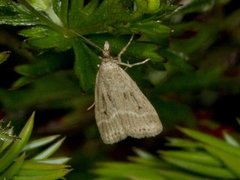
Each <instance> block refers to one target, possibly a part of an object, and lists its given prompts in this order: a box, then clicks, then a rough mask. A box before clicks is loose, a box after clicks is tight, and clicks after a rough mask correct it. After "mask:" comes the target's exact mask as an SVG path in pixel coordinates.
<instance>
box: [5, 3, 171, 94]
mask: <svg viewBox="0 0 240 180" xmlns="http://www.w3.org/2000/svg"><path fill="white" fill-rule="evenodd" d="M20 2H22V3H15V2H14V1H9V0H1V2H0V9H1V10H3V11H1V14H0V17H1V20H0V24H8V25H14V26H17V25H18V26H19V25H21V26H23V25H24V26H31V27H30V28H28V29H24V30H22V31H21V32H20V33H19V34H20V35H22V36H24V37H26V38H27V40H26V43H27V44H28V45H30V46H31V47H35V48H38V49H39V50H41V51H43V50H46V49H50V48H51V49H52V48H53V49H55V50H57V51H66V50H68V49H70V48H73V51H74V54H75V62H74V70H75V73H76V75H77V77H78V78H79V80H80V85H81V87H82V89H83V90H85V91H87V90H89V89H92V88H93V85H94V80H95V74H96V71H97V63H98V57H97V55H96V53H95V52H93V51H92V50H91V49H89V47H88V46H86V43H89V44H90V45H92V46H94V47H97V48H98V49H101V48H99V46H100V47H102V44H103V42H104V41H105V40H106V39H108V40H109V41H110V43H111V44H114V46H115V47H116V48H117V50H119V49H120V48H121V47H122V46H123V44H124V43H125V42H126V41H127V39H125V38H124V39H125V41H123V38H121V39H116V38H114V37H112V36H110V35H109V34H107V33H114V34H116V35H122V34H133V33H141V34H143V37H145V38H147V39H149V40H152V41H153V40H154V41H155V42H161V41H164V40H166V38H167V37H168V35H169V32H170V28H169V27H167V26H165V25H163V24H161V23H159V22H157V21H156V20H159V19H160V17H161V16H163V15H164V14H165V13H166V12H167V11H169V12H170V10H173V9H174V8H175V7H170V6H167V4H166V5H164V3H163V4H161V6H159V2H160V1H159V0H154V1H150V2H146V1H143V0H138V1H119V0H118V1H116V0H115V1H113V0H105V1H103V2H101V1H90V2H88V3H87V4H86V2H85V1H84V0H80V1H79V0H75V1H59V0H58V1H52V0H47V1H42V2H38V1H20ZM134 3H135V6H136V7H137V8H136V10H134ZM146 3H147V4H146ZM153 12H156V13H154V14H153ZM144 14H146V16H143V15H144ZM152 14H153V15H152ZM90 34H92V36H90ZM95 34H97V35H95ZM85 36H87V38H89V39H87V38H86V37H85ZM111 39H112V40H111ZM113 39H116V40H113ZM93 42H94V43H93ZM135 47H136V49H135V50H134V51H133V52H132V56H135V57H136V56H137V57H141V58H146V57H148V58H151V59H152V60H158V61H159V60H160V59H161V57H160V56H159V54H157V53H156V52H154V51H155V50H156V48H157V47H156V46H154V45H148V46H144V51H142V50H143V47H142V46H141V47H138V46H137V45H136V46H135ZM113 50H114V48H113ZM140 52H142V53H141V54H139V53H140ZM146 52H147V54H146ZM56 59H58V57H56ZM65 61H66V59H65ZM61 62H62V61H61V60H58V61H57V60H55V61H54V60H53V61H51V62H50V61H49V60H48V61H47V60H45V61H44V62H42V61H37V62H36V63H34V64H31V65H22V66H19V67H16V71H17V72H18V73H19V74H21V75H23V76H24V78H21V79H19V80H18V81H17V82H15V84H14V85H13V87H14V88H16V87H20V86H22V85H24V84H26V83H29V81H31V80H32V78H33V77H34V78H36V77H39V76H43V75H45V74H47V73H50V72H51V73H53V72H55V71H56V70H59V69H63V68H64V65H66V62H65V63H64V62H63V64H62V63H61Z"/></svg>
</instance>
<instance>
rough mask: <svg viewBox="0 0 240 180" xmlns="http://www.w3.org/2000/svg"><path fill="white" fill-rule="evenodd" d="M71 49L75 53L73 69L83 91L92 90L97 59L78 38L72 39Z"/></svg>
mask: <svg viewBox="0 0 240 180" xmlns="http://www.w3.org/2000/svg"><path fill="white" fill-rule="evenodd" d="M73 49H74V53H75V64H74V71H75V73H76V75H77V77H78V78H79V80H80V84H81V87H82V89H83V90H84V91H89V90H92V89H93V86H94V84H95V79H96V71H97V62H98V61H99V59H98V57H97V56H96V54H95V53H93V52H92V51H91V50H90V49H89V48H88V47H87V46H86V45H85V44H84V43H83V42H82V41H80V40H79V39H76V40H75V41H74V43H73Z"/></svg>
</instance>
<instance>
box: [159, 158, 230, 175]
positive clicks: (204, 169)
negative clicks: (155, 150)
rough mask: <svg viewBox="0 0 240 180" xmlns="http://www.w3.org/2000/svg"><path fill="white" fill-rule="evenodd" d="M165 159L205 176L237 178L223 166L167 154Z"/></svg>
mask: <svg viewBox="0 0 240 180" xmlns="http://www.w3.org/2000/svg"><path fill="white" fill-rule="evenodd" d="M163 159H164V160H166V161H167V162H169V163H172V164H174V165H176V166H178V167H181V168H183V169H185V170H187V171H189V172H195V173H198V174H201V175H204V176H210V177H214V178H230V179H233V178H235V175H234V174H233V173H232V172H231V171H229V170H228V169H225V168H222V167H215V166H206V165H202V164H198V163H195V162H189V161H186V160H182V159H176V158H174V157H166V156H165V157H163Z"/></svg>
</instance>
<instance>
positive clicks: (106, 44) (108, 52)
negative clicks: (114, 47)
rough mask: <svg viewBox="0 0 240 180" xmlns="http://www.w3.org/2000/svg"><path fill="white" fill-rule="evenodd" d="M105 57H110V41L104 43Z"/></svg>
mask: <svg viewBox="0 0 240 180" xmlns="http://www.w3.org/2000/svg"><path fill="white" fill-rule="evenodd" d="M103 57H104V58H108V57H110V44H109V42H108V41H105V43H104V48H103Z"/></svg>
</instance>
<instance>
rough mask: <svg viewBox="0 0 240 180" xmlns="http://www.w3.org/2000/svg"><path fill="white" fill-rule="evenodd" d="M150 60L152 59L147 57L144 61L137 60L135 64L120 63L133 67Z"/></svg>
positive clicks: (120, 63)
mask: <svg viewBox="0 0 240 180" xmlns="http://www.w3.org/2000/svg"><path fill="white" fill-rule="evenodd" d="M149 60H150V58H147V59H145V60H144V61H141V62H137V63H134V64H129V63H123V62H118V64H119V65H123V66H126V67H127V68H131V67H133V66H138V65H141V64H144V63H146V62H148V61H149Z"/></svg>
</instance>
